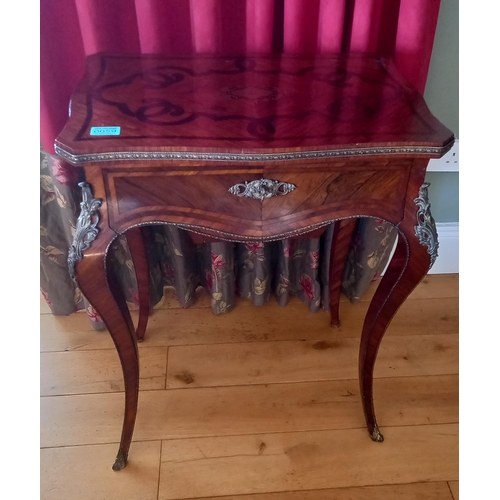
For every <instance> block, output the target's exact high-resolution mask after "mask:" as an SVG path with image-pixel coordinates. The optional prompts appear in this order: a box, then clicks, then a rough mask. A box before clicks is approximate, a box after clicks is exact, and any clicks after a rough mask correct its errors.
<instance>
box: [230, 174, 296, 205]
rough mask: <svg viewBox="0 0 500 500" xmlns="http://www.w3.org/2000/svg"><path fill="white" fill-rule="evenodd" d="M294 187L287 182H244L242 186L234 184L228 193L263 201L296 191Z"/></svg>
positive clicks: (270, 180)
mask: <svg viewBox="0 0 500 500" xmlns="http://www.w3.org/2000/svg"><path fill="white" fill-rule="evenodd" d="M296 187H297V186H295V185H294V184H290V183H289V182H280V181H275V180H272V179H260V180H258V181H250V182H246V181H245V182H244V183H243V184H235V185H234V186H231V187H230V188H229V192H230V193H231V194H234V195H236V196H240V197H246V198H254V199H256V200H263V199H264V198H272V197H273V196H280V195H284V194H288V193H290V192H291V191H293V190H294V189H296Z"/></svg>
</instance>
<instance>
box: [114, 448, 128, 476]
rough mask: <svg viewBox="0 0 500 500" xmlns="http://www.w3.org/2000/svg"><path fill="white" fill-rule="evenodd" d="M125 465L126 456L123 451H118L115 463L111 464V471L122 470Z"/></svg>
mask: <svg viewBox="0 0 500 500" xmlns="http://www.w3.org/2000/svg"><path fill="white" fill-rule="evenodd" d="M126 465H127V455H126V454H125V452H124V451H123V450H119V451H118V455H117V456H116V460H115V463H114V464H113V470H114V471H118V470H122V469H123V468H124V467H125V466H126Z"/></svg>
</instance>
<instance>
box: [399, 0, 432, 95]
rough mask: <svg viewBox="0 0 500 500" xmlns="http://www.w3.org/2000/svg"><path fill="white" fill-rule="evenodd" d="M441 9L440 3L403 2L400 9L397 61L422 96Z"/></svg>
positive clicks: (426, 0) (414, 0)
mask: <svg viewBox="0 0 500 500" xmlns="http://www.w3.org/2000/svg"><path fill="white" fill-rule="evenodd" d="M439 6H440V2H439V1H436V0H401V5H400V8H399V18H398V29H397V36H396V48H395V51H394V60H395V62H396V65H397V66H398V69H399V70H400V71H401V73H402V74H403V75H404V76H405V77H406V78H407V79H408V80H409V81H410V82H411V83H412V84H413V85H414V86H415V87H416V89H417V90H418V91H419V92H420V93H423V92H424V90H425V82H426V80H427V73H428V72H429V64H430V62H431V54H432V45H433V43H434V34H435V33H436V26H437V20H438V15H439Z"/></svg>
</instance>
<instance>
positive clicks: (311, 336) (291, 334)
mask: <svg viewBox="0 0 500 500" xmlns="http://www.w3.org/2000/svg"><path fill="white" fill-rule="evenodd" d="M367 309H368V302H361V303H358V304H351V303H349V302H344V303H342V304H341V308H340V318H341V327H340V328H337V329H334V328H331V327H330V320H329V316H328V314H327V313H326V312H324V311H320V312H318V313H316V314H313V313H311V312H310V311H309V310H308V309H307V307H306V306H305V305H304V304H302V303H301V302H299V300H298V299H294V300H292V301H290V304H289V305H288V306H286V307H280V306H278V305H277V304H276V303H275V302H272V303H269V304H266V305H265V306H262V307H241V308H239V309H235V310H234V311H232V312H230V313H228V314H221V315H214V314H213V313H212V311H211V310H210V309H209V308H194V309H170V310H158V311H155V312H154V313H153V314H152V316H151V317H150V318H149V323H148V330H147V332H146V338H145V341H144V342H142V343H141V345H140V346H139V348H141V347H145V346H149V347H158V346H175V345H200V344H225V343H238V342H243V343H244V342H256V341H261V342H262V341H278V340H279V341H282V340H327V341H331V340H336V339H337V340H338V339H342V338H360V336H361V330H362V327H363V319H364V315H365V314H366V311H367ZM133 316H134V317H136V316H137V314H136V313H135V312H134V314H133ZM40 323H41V325H40V326H41V339H40V345H41V350H42V352H51V351H73V350H93V349H114V345H113V342H112V340H111V338H110V336H109V335H108V334H107V333H106V332H105V331H104V332H103V331H95V330H93V329H92V327H91V326H90V323H89V320H88V319H87V316H86V314H83V313H77V314H73V315H72V316H59V317H56V316H52V315H50V314H48V315H42V316H41V319H40ZM173 325H175V328H173V327H172V326H173ZM457 332H458V298H457V297H450V298H443V299H440V300H432V299H414V300H408V301H406V303H404V304H403V306H402V307H401V309H400V311H399V312H398V314H397V315H396V316H395V317H394V320H393V321H392V323H391V325H390V326H389V328H388V330H387V334H386V336H387V337H390V336H393V335H406V336H408V335H429V334H449V333H452V334H456V333H457Z"/></svg>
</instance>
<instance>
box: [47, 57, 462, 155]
mask: <svg viewBox="0 0 500 500" xmlns="http://www.w3.org/2000/svg"><path fill="white" fill-rule="evenodd" d="M92 127H120V131H119V135H109V136H107V135H92V133H91V130H92ZM452 142H453V133H452V132H451V131H450V130H448V129H447V128H446V127H444V126H443V125H442V124H441V123H440V122H439V121H438V120H436V119H435V118H434V117H433V116H432V115H431V114H430V112H429V110H428V108H427V106H426V104H425V102H424V100H423V98H422V97H421V96H420V95H419V93H418V92H417V91H416V90H414V89H413V88H412V87H411V86H410V85H408V84H407V83H406V82H405V80H404V79H403V77H402V76H401V75H400V74H399V72H398V71H397V69H396V68H395V67H394V65H393V63H392V62H391V61H389V60H387V59H385V58H382V57H379V56H370V55H361V54H360V55H350V56H349V57H347V56H316V57H313V58H311V57H305V56H290V55H273V56H258V57H257V56H256V57H224V56H213V55H205V56H200V55H197V56H191V57H166V56H155V55H148V56H144V55H143V56H126V55H113V54H96V55H93V56H90V57H89V58H88V64H87V74H86V76H85V78H84V79H83V80H82V82H81V84H80V85H79V87H78V89H77V90H76V92H75V94H74V95H73V99H72V105H71V117H70V119H69V121H68V124H67V126H66V127H65V129H64V131H63V132H62V133H61V134H60V136H59V137H58V138H57V141H56V147H57V148H58V152H59V153H61V154H62V156H65V157H66V158H67V159H68V160H69V161H70V162H72V163H78V162H84V161H89V160H90V161H91V160H93V159H98V160H101V161H102V160H104V159H107V160H119V159H120V157H119V156H117V154H119V153H132V152H145V151H147V152H158V153H164V154H163V155H162V156H157V159H168V158H174V159H180V158H181V159H192V160H193V159H201V160H203V159H215V160H217V159H230V160H231V159H232V160H234V159H240V158H241V159H244V160H247V161H249V160H250V161H252V160H259V159H266V160H272V159H274V158H277V159H283V160H288V159H293V158H295V157H296V155H295V154H294V153H297V152H298V151H300V152H302V153H303V155H302V156H301V157H300V158H302V159H303V158H318V157H325V155H327V156H329V157H337V156H352V155H356V156H359V155H361V154H369V153H370V151H366V150H367V149H369V150H371V151H372V152H376V154H384V153H388V154H396V153H404V152H408V153H410V154H412V155H416V154H418V153H423V154H426V155H429V154H430V155H435V156H436V157H438V156H441V155H442V154H443V152H444V151H445V149H446V147H448V146H451V143H452ZM313 152H319V154H318V155H314V154H313ZM321 152H322V153H323V156H322V155H321V154H320V153H321ZM165 153H172V154H173V155H170V156H169V155H168V154H165ZM175 153H177V155H175ZM252 153H253V154H252ZM190 154H191V156H190ZM221 154H225V155H226V156H221ZM231 154H232V155H233V157H231V156H230V155H231ZM280 154H281V155H282V156H279V155H280ZM92 155H101V156H100V157H96V156H92ZM228 155H229V156H228ZM241 155H247V157H246V158H245V157H243V158H242V157H241ZM259 155H278V156H275V157H273V156H259ZM144 158H149V159H153V158H154V157H152V156H144Z"/></svg>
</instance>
